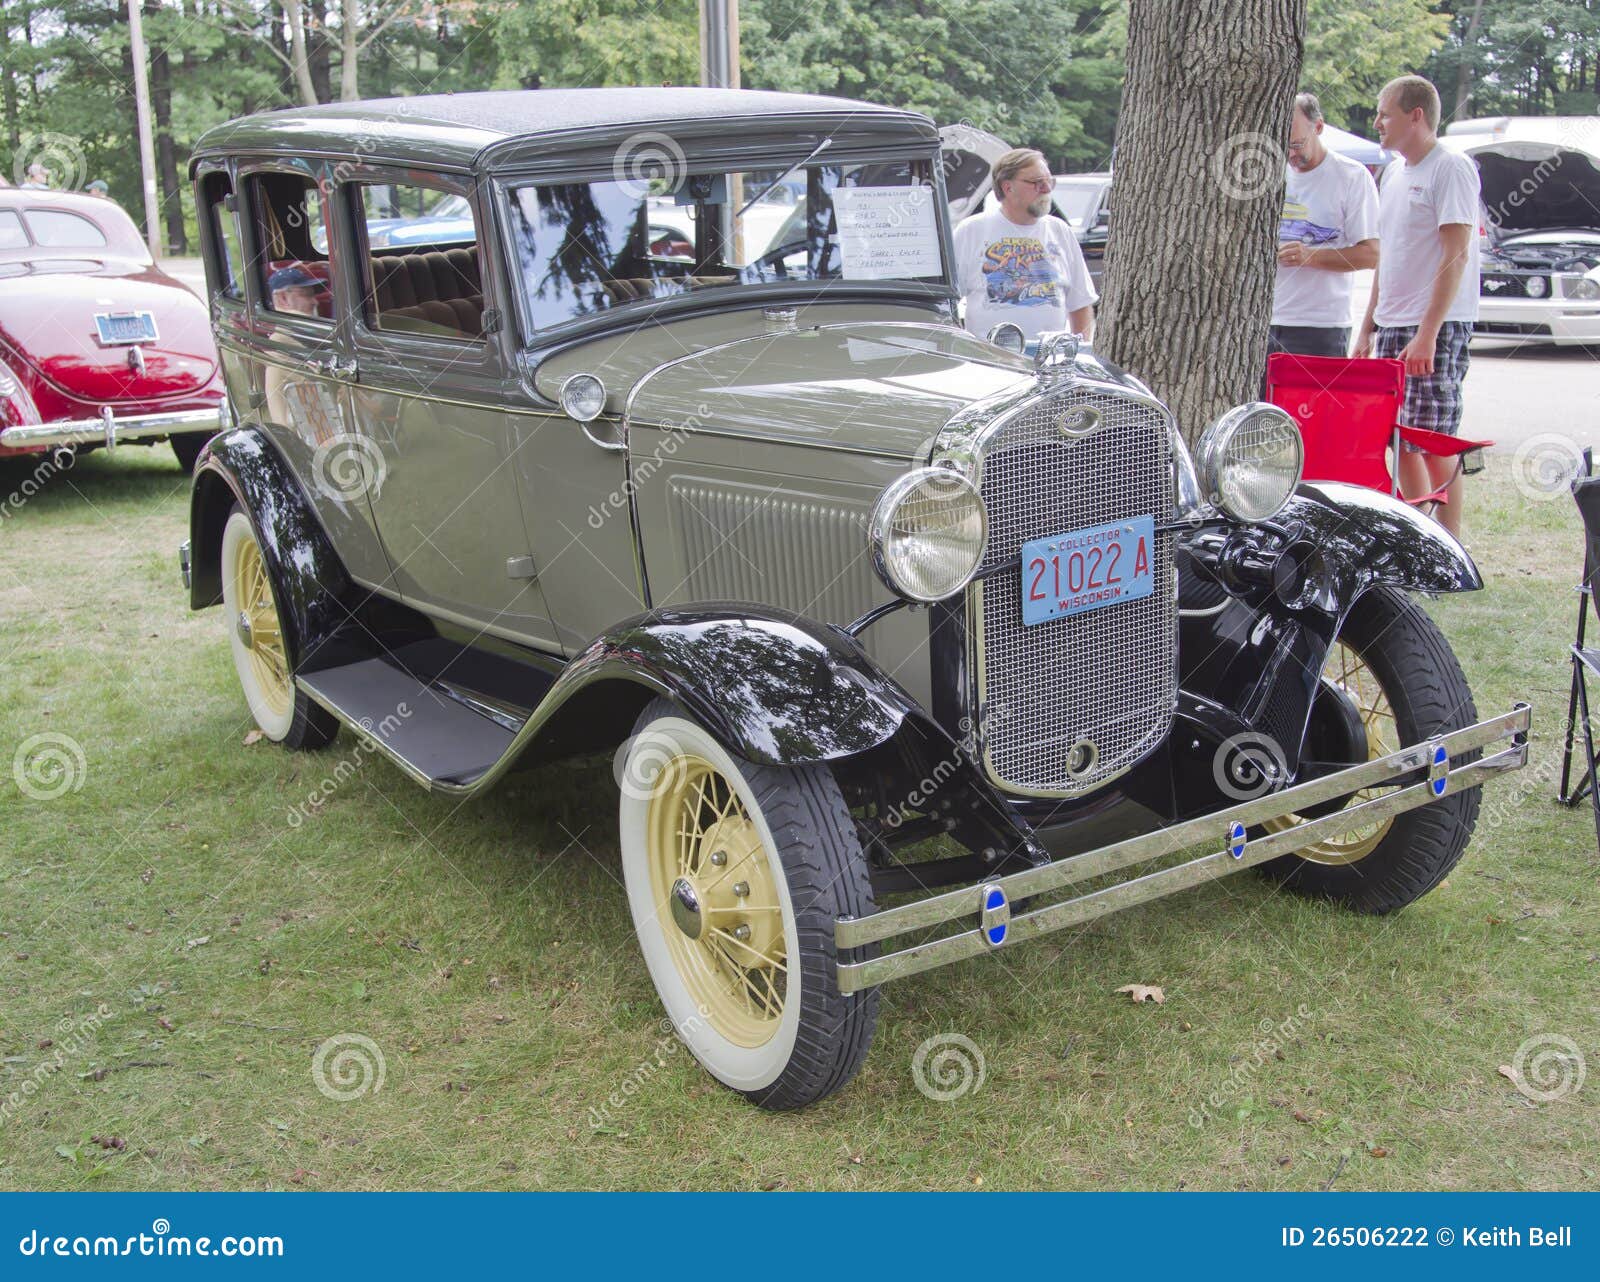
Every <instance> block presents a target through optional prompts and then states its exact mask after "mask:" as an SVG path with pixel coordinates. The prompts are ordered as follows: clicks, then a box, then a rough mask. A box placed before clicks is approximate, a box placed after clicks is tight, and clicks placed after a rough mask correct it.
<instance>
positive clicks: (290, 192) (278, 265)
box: [247, 173, 334, 320]
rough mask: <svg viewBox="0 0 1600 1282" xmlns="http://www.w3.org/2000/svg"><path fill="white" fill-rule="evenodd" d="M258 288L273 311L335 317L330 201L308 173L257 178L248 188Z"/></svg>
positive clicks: (267, 174)
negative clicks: (330, 243)
mask: <svg viewBox="0 0 1600 1282" xmlns="http://www.w3.org/2000/svg"><path fill="white" fill-rule="evenodd" d="M247 192H248V195H249V201H248V204H249V210H250V219H251V222H252V227H253V230H254V232H255V243H256V255H257V259H256V263H255V272H256V278H257V279H256V284H257V287H258V288H259V289H260V291H261V304H262V306H263V307H265V308H266V310H267V311H269V312H276V313H279V314H282V315H293V316H304V317H307V318H310V319H313V320H332V319H333V314H334V310H333V287H332V280H333V276H332V264H331V263H330V262H329V261H328V245H329V237H328V221H327V213H328V211H327V208H326V202H325V201H324V200H323V197H322V191H321V190H320V188H318V186H317V182H316V180H315V179H314V178H311V177H308V176H307V175H305V174H278V173H261V174H253V175H251V177H250V179H249V183H248V186H247Z"/></svg>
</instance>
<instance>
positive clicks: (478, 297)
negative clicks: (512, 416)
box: [351, 183, 483, 339]
mask: <svg viewBox="0 0 1600 1282" xmlns="http://www.w3.org/2000/svg"><path fill="white" fill-rule="evenodd" d="M351 192H352V195H353V201H352V203H353V206H354V214H355V219H356V221H357V222H358V223H359V224H360V225H361V228H362V231H363V234H364V236H365V239H366V244H367V252H368V259H367V271H366V277H365V285H364V291H365V294H366V302H365V306H366V318H367V324H368V326H369V327H370V328H372V329H374V330H376V331H378V332H380V333H389V334H427V335H430V336H432V337H435V338H461V339H478V338H482V337H483V283H482V282H483V278H482V276H481V275H480V273H479V267H478V229H477V226H476V224H475V222H474V220H473V217H472V205H471V202H470V201H468V200H467V198H466V197H465V196H463V195H461V194H459V193H457V192H447V191H440V190H437V189H435V188H431V187H423V186H419V185H415V184H409V183H358V184H355V185H354V186H353V187H352V188H351Z"/></svg>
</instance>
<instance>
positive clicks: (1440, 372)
mask: <svg viewBox="0 0 1600 1282" xmlns="http://www.w3.org/2000/svg"><path fill="white" fill-rule="evenodd" d="M1416 336H1417V327H1416V326H1415V325H1393V326H1379V328H1378V332H1377V342H1376V343H1375V344H1374V347H1373V355H1375V356H1377V357H1378V358H1379V359H1380V360H1393V359H1395V358H1397V357H1398V356H1399V355H1400V353H1401V352H1403V351H1404V350H1405V346H1406V344H1407V343H1409V342H1410V341H1411V340H1412V339H1413V338H1415V337H1416ZM1471 341H1472V322H1471V321H1445V323H1444V324H1443V325H1441V326H1439V341H1438V343H1437V344H1436V345H1435V347H1434V349H1433V373H1431V374H1424V375H1422V376H1421V377H1419V378H1413V377H1412V376H1410V375H1409V374H1408V375H1407V376H1406V398H1405V403H1404V404H1403V405H1402V406H1401V407H1400V422H1401V423H1402V424H1404V425H1405V426H1406V427H1422V428H1426V429H1427V430H1428V431H1430V432H1444V433H1446V434H1448V435H1450V436H1454V435H1455V434H1456V432H1457V431H1458V430H1459V429H1460V427H1461V380H1462V379H1464V378H1465V377H1466V376H1467V361H1468V359H1469V358H1468V355H1467V345H1468V344H1469V343H1470V342H1471ZM1408 448H1409V447H1408Z"/></svg>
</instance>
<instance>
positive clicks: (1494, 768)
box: [834, 703, 1530, 993]
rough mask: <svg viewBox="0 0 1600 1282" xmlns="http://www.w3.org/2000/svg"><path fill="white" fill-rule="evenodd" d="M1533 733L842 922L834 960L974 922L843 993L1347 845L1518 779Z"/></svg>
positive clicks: (1501, 731) (1479, 729) (1367, 768)
mask: <svg viewBox="0 0 1600 1282" xmlns="http://www.w3.org/2000/svg"><path fill="white" fill-rule="evenodd" d="M1529 723H1530V709H1529V706H1528V705H1527V704H1526V703H1518V704H1517V705H1516V706H1515V707H1514V708H1513V710H1512V711H1510V712H1507V713H1504V714H1502V715H1501V716H1498V717H1491V718H1489V719H1488V720H1486V721H1480V722H1478V723H1477V724H1476V725H1471V726H1466V727H1464V728H1463V729H1460V730H1454V731H1451V732H1450V733H1448V734H1443V735H1439V736H1438V737H1436V738H1434V739H1430V740H1428V741H1427V742H1426V743H1419V744H1415V745H1413V746H1411V747H1409V748H1402V749H1401V750H1400V751H1399V752H1394V753H1390V754H1389V755H1388V756H1384V757H1377V758H1374V759H1373V760H1371V761H1366V762H1362V763H1361V764H1360V765H1356V766H1351V767H1350V768H1349V769H1347V770H1341V771H1339V772H1338V773H1336V774H1331V775H1324V776H1323V777H1321V778H1319V779H1313V780H1311V781H1310V782H1308V783H1303V784H1297V785H1296V786H1295V787H1292V788H1285V789H1284V790H1283V791H1281V792H1275V793H1269V794H1268V795H1266V796H1264V797H1258V798H1256V799H1255V800H1253V801H1247V802H1245V803H1244V804H1243V805H1239V806H1234V807H1232V808H1231V809H1228V810H1222V811H1218V812H1216V813H1215V814H1210V815H1203V816H1201V817H1200V818H1198V819H1190V820H1186V821H1185V822H1183V823H1179V824H1174V825H1172V826H1171V827H1170V828H1162V829H1158V830H1156V831H1155V832H1151V833H1146V834H1145V835H1143V836H1140V837H1133V838H1131V839H1129V840H1127V841H1120V842H1117V843H1116V844H1115V845H1111V846H1106V847H1104V848H1102V849H1100V850H1096V851H1091V852H1090V853H1088V854H1083V855H1075V856H1073V857H1071V858H1069V859H1060V860H1057V861H1056V862H1054V863H1050V864H1046V865H1045V866H1044V867H1042V868H1030V869H1027V870H1025V871H1023V872H1019V873H1013V874H1011V875H1010V876H1008V877H997V878H994V879H992V880H990V881H986V882H983V883H982V884H980V885H974V886H967V887H964V888H962V889H960V890H952V891H948V892H946V893H944V894H940V895H933V896H931V897H929V898H927V899H922V900H918V901H917V902H916V903H911V904H906V905H904V906H903V907H900V908H890V909H886V910H885V911H883V912H879V913H873V914H872V915H871V916H868V917H841V918H839V920H838V921H837V923H836V924H835V926H834V941H835V943H836V945H837V946H838V949H839V953H840V955H841V956H843V955H845V954H846V953H847V952H848V951H849V950H851V949H856V948H860V947H862V946H864V945H867V944H875V943H880V942H882V941H885V940H889V939H891V938H893V937H894V936H897V935H901V934H904V933H905V932H907V931H910V930H916V929H920V928H923V927H928V926H938V925H942V924H944V923H947V922H952V921H956V920H958V919H961V918H967V919H969V920H970V919H971V918H972V917H973V916H974V915H976V917H977V924H976V926H975V927H974V928H971V929H968V930H964V931H962V932H960V933H958V934H954V935H947V936H945V937H943V938H941V939H934V940H930V941H928V942H925V943H920V944H914V945H912V946H911V947H908V948H902V949H900V950H899V951H897V952H889V953H885V954H884V955H883V956H881V957H873V958H870V959H868V960H866V961H855V962H840V963H839V966H838V981H839V991H840V992H841V993H855V992H860V991H861V990H863V989H867V988H875V987H877V986H878V985H879V984H883V983H887V982H888V981H889V980H891V979H899V978H901V977H903V976H905V975H914V974H917V973H918V972H920V971H925V970H932V969H933V968H934V967H936V966H944V965H948V964H949V963H951V962H955V961H960V960H961V959H963V958H966V957H976V956H978V955H980V954H982V953H992V952H995V951H997V950H998V949H999V948H1001V947H1002V946H1004V945H1009V944H1012V943H1015V942H1017V941H1018V940H1023V939H1031V938H1034V937H1036V936H1038V935H1046V934H1049V933H1050V932H1051V931H1056V930H1064V929H1066V928H1067V927H1070V926H1077V925H1081V924H1083V923H1084V922H1087V921H1092V920H1094V919H1095V918H1096V917H1101V916H1104V915H1105V914H1106V913H1110V912H1115V911H1117V910H1118V909H1122V908H1128V907H1132V906H1133V905H1134V904H1141V903H1145V902H1147V901H1148V900H1152V899H1159V898H1161V897H1162V896H1163V895H1170V894H1172V893H1174V892H1176V891H1179V890H1187V889H1189V888H1190V887H1192V886H1198V885H1200V884H1202V883H1203V882H1207V881H1214V880H1215V879H1217V878H1219V877H1225V876H1228V875H1229V874H1231V873H1234V872H1237V871H1239V869H1241V868H1249V867H1251V866H1252V865H1254V864H1259V863H1265V862H1266V861H1267V860H1269V859H1276V858H1278V857H1280V856H1282V855H1287V854H1291V853H1293V852H1294V851H1296V850H1298V849H1300V848H1301V847H1303V846H1305V845H1307V844H1309V843H1311V842H1313V841H1322V840H1325V839H1327V838H1330V837H1338V836H1342V835H1344V834H1345V833H1348V832H1350V831H1351V830H1353V829H1356V828H1360V827H1362V826H1364V825H1366V824H1369V823H1373V822H1374V821H1376V820H1379V819H1384V818H1388V817H1389V816H1391V815H1397V814H1400V813H1402V812H1404V811H1407V810H1413V809H1415V808H1416V807H1418V806H1425V805H1427V804H1428V803H1429V802H1432V801H1437V800H1438V799H1439V798H1441V797H1447V796H1451V795H1452V794H1454V793H1458V792H1464V791H1466V790H1467V789H1469V788H1477V787H1480V786H1481V785H1482V784H1483V783H1484V781H1485V780H1487V779H1490V778H1492V777H1493V776H1495V775H1498V774H1503V773H1504V772H1506V771H1509V770H1519V769H1521V768H1522V767H1523V766H1525V765H1527V764H1528V726H1529ZM1506 740H1509V743H1508V744H1506V746H1504V747H1503V748H1501V749H1500V750H1499V751H1497V752H1494V753H1492V754H1491V755H1488V756H1484V757H1482V758H1480V759H1479V760H1477V761H1473V762H1470V763H1467V764H1465V765H1459V766H1453V765H1452V758H1453V757H1456V756H1460V755H1463V754H1466V753H1470V752H1474V751H1477V750H1479V749H1487V748H1490V747H1492V746H1495V745H1497V744H1499V743H1501V742H1502V741H1506ZM1419 778H1420V781H1418V780H1419ZM1385 785H1391V786H1392V785H1399V786H1398V787H1396V788H1395V790H1394V791H1392V792H1385V793H1381V794H1380V795H1378V796H1376V797H1373V798H1372V799H1370V800H1368V801H1364V802H1361V803H1359V804H1357V805H1351V806H1346V807H1345V809H1343V810H1339V811H1336V812H1334V813H1333V814H1331V815H1325V816H1323V817H1322V818H1320V819H1307V820H1300V819H1299V817H1298V816H1299V812H1301V811H1303V810H1306V809H1309V808H1311V807H1312V806H1315V805H1318V804H1321V803H1324V802H1328V801H1333V800H1335V799H1337V798H1339V797H1347V796H1350V795H1352V794H1354V793H1356V792H1359V791H1361V790H1362V789H1365V788H1373V787H1382V786H1385ZM1272 819H1292V820H1294V821H1295V822H1293V824H1292V826H1290V827H1286V828H1284V829H1282V830H1280V831H1277V832H1272V833H1264V834H1262V835H1260V836H1256V837H1251V836H1249V830H1250V829H1251V828H1256V827H1259V826H1260V825H1261V824H1263V823H1265V822H1266V821H1268V820H1272ZM1205 844H1210V845H1211V846H1212V852H1211V853H1208V854H1205V855H1202V856H1201V857H1200V858H1198V859H1191V860H1189V861H1188V862H1187V863H1181V864H1177V865H1175V866H1173V867H1170V868H1162V869H1158V870H1157V871H1155V872H1149V873H1146V874H1144V875H1143V876H1140V877H1134V878H1132V879H1130V880H1127V881H1123V882H1119V883H1118V884H1116V885H1113V886H1108V887H1106V888H1105V889H1103V890H1096V891H1093V892H1091V893H1089V894H1085V895H1079V896H1077V897H1076V898H1073V899H1066V900H1063V901H1061V902H1060V903H1055V904H1049V905H1047V906H1045V907H1043V908H1038V909H1035V910H1034V911H1033V912H1030V913H1024V914H1022V915H1021V916H1017V917H1013V916H1012V915H1011V904H1012V903H1014V902H1016V901H1018V900H1022V899H1027V898H1031V897H1033V896H1035V895H1039V894H1043V893H1045V892H1046V891H1052V890H1059V889H1061V888H1062V887H1064V886H1070V885H1073V884H1075V883H1077V882H1081V881H1086V880H1089V879H1090V878H1094V877H1101V876H1105V875H1106V874H1108V873H1114V872H1119V871H1121V870H1123V869H1125V868H1131V867H1133V866H1134V865H1136V864H1141V863H1148V862H1149V861H1151V860H1153V859H1159V858H1161V857H1162V856H1164V855H1172V854H1176V853H1177V852H1178V851H1180V850H1186V849H1189V848H1190V847H1193V846H1197V845H1205Z"/></svg>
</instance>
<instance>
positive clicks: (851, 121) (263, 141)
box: [194, 88, 938, 169]
mask: <svg viewBox="0 0 1600 1282" xmlns="http://www.w3.org/2000/svg"><path fill="white" fill-rule="evenodd" d="M757 120H760V121H763V122H766V123H767V124H768V125H769V126H775V127H778V128H796V127H800V126H811V127H815V128H818V129H820V130H823V131H827V132H833V131H835V130H837V129H838V128H840V127H841V126H842V127H843V128H845V129H847V130H849V131H851V132H855V131H862V132H870V133H873V134H880V133H881V134H888V135H894V136H897V137H898V138H899V139H900V140H902V141H911V140H915V141H919V142H927V143H933V142H936V141H937V138H938V135H937V133H936V131H935V130H934V127H933V124H932V122H931V121H929V120H928V118H927V117H926V116H921V115H918V114H917V113H915V112H908V111H902V110H899V109H897V108H893V107H882V106H878V105H876V104H874V103H868V102H857V101H854V100H852V99H849V98H829V97H823V96H820V95H815V94H790V93H769V92H765V91H757V90H736V89H700V88H660V89H645V88H627V89H523V90H505V91H495V92H489V93H461V94H431V95H424V96H419V97H415V98H380V99H373V100H371V101H366V102H339V103H327V104H324V105H322V106H317V107H296V108H292V109H288V110H283V111H267V112H262V113H260V114H258V115H254V116H245V117H243V118H241V119H239V120H231V121H229V122H228V123H226V124H223V125H218V126H217V127H216V128H214V129H210V130H208V131H207V132H206V133H205V134H204V135H203V136H202V137H201V138H200V140H199V142H198V143H197V144H196V145H195V152H194V154H195V155H196V157H203V156H205V155H208V154H215V153H217V152H231V153H237V152H243V151H266V152H280V153H282V152H288V153H292V154H297V155H327V154H333V155H345V154H352V153H355V154H359V155H361V156H363V157H364V158H366V159H369V160H393V161H398V162H401V163H412V162H426V163H428V164H431V165H443V166H452V167H456V168H461V169H469V168H473V167H474V166H478V165H481V164H483V163H485V160H484V158H485V153H488V152H490V151H491V149H496V148H498V150H499V152H500V153H502V154H506V155H516V156H526V155H527V154H528V153H529V152H530V151H537V150H545V149H550V150H554V149H557V148H559V147H561V146H563V145H578V144H581V143H588V142H591V141H594V142H603V141H604V140H605V139H606V138H608V137H626V136H627V134H628V133H629V132H630V131H633V130H636V129H639V128H645V129H657V130H660V131H661V132H663V133H667V134H670V135H671V136H673V137H674V138H693V137H706V136H716V135H717V134H718V133H719V132H725V131H726V128H727V126H728V125H729V124H738V123H740V122H742V123H744V124H745V125H747V126H749V125H753V124H754V122H755V121H757ZM541 143H542V144H544V146H540V145H539V144H541ZM506 144H511V145H510V146H507V145H506ZM526 144H531V146H530V145H526Z"/></svg>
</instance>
